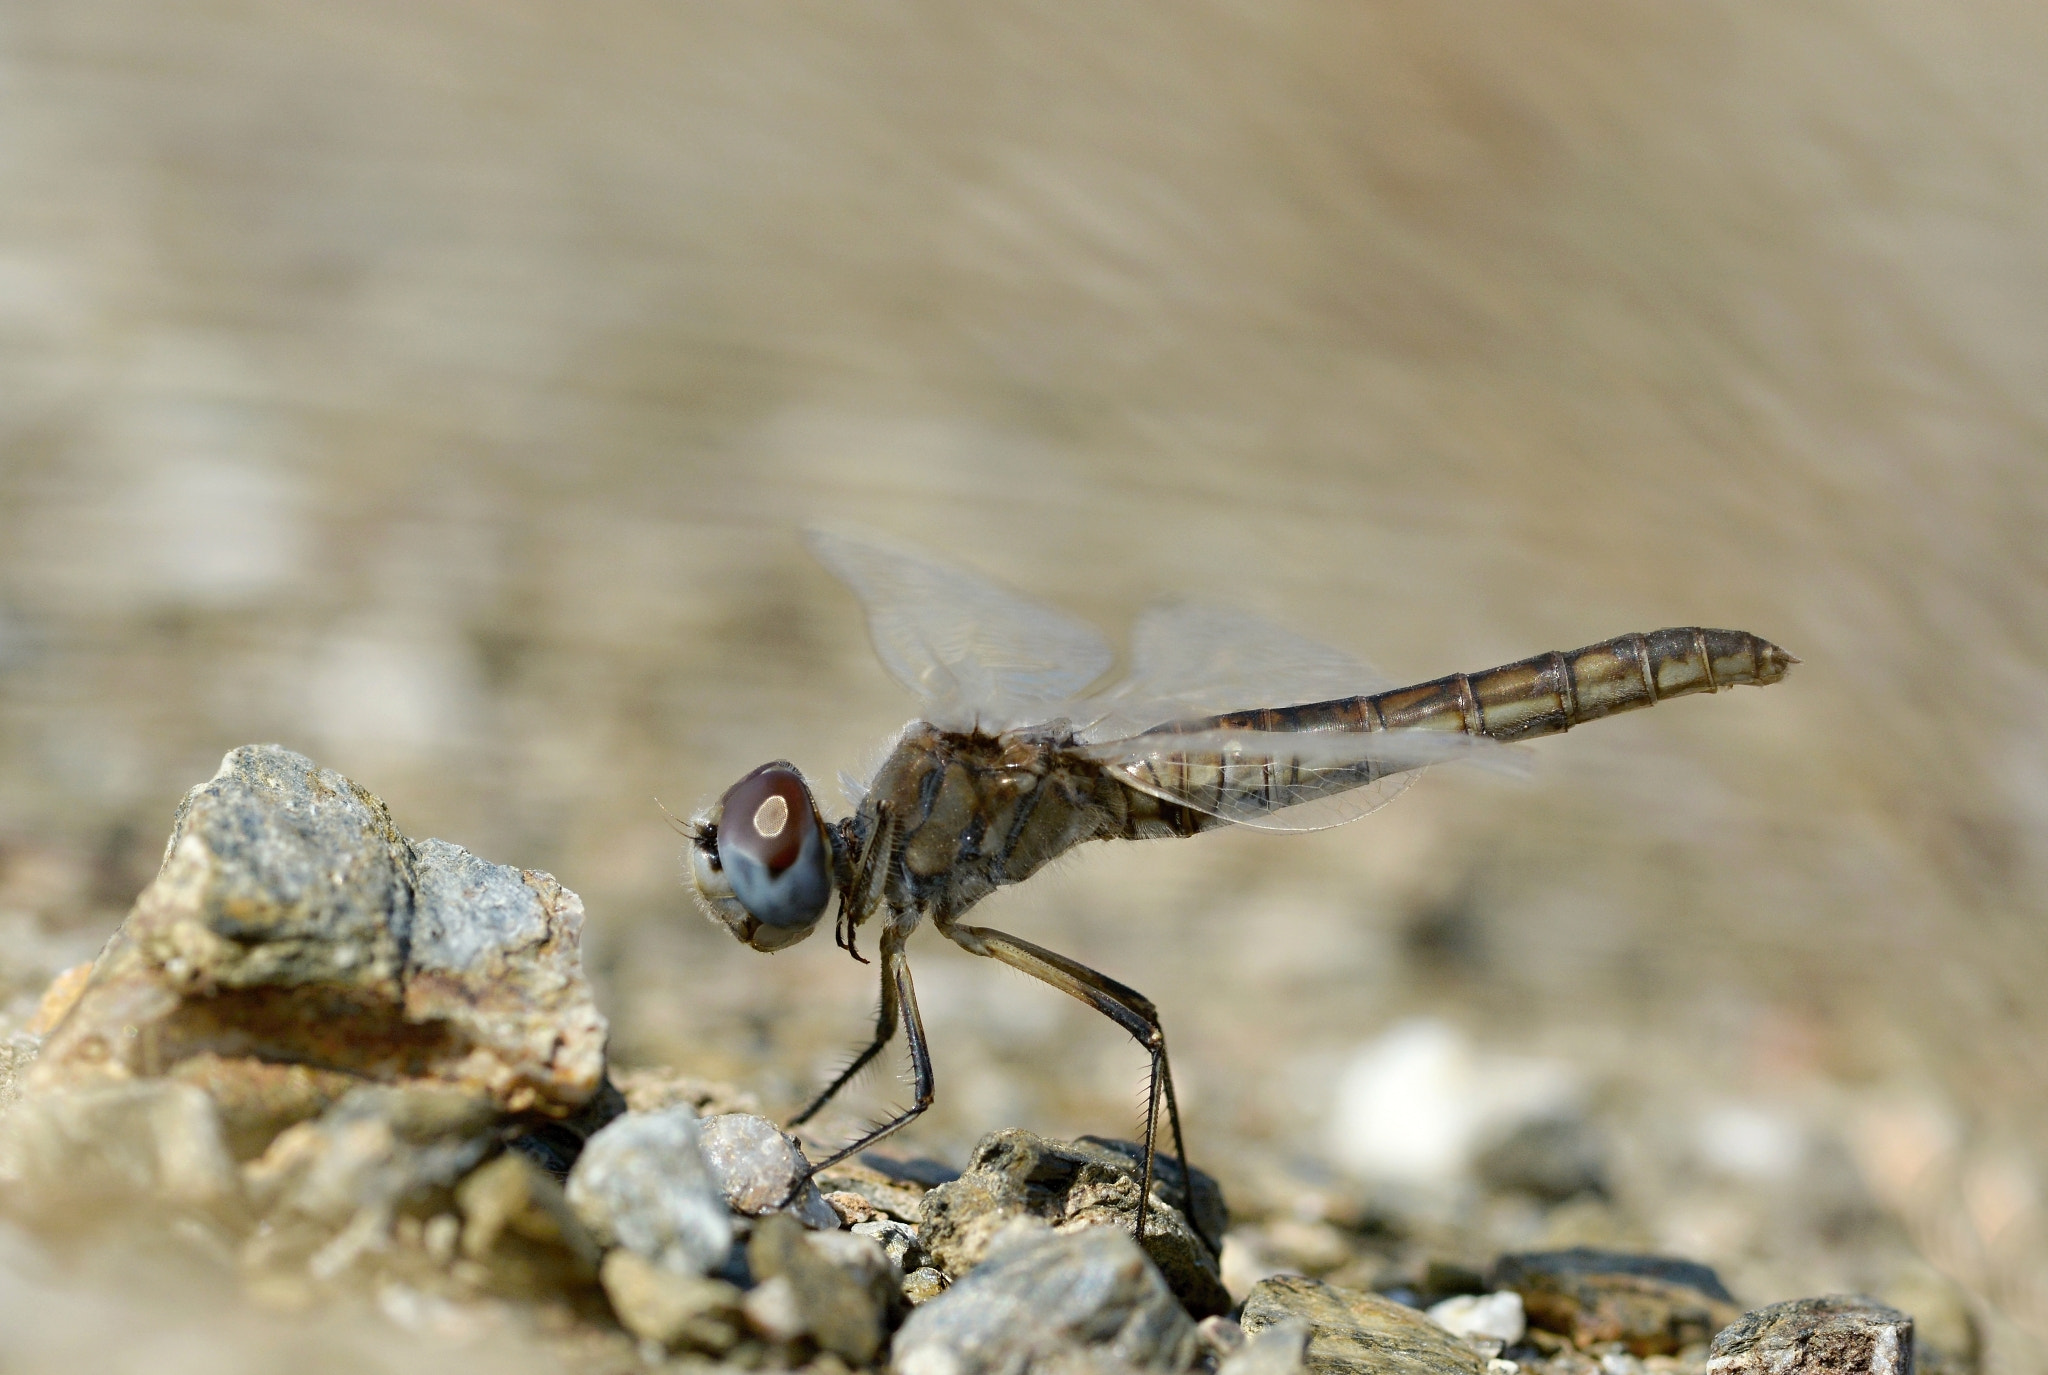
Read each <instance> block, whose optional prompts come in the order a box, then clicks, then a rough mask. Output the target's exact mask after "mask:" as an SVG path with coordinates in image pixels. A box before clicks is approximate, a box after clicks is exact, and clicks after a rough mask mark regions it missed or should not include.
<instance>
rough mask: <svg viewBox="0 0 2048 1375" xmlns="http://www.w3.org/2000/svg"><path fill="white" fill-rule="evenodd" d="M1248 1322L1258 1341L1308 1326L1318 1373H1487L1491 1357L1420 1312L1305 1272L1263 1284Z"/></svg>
mask: <svg viewBox="0 0 2048 1375" xmlns="http://www.w3.org/2000/svg"><path fill="white" fill-rule="evenodd" d="M1240 1321H1241V1322H1242V1323H1243V1324H1244V1330H1245V1331H1246V1332H1248V1333H1250V1334H1251V1335H1252V1336H1253V1337H1254V1338H1257V1337H1258V1335H1259V1334H1260V1333H1262V1332H1265V1331H1267V1330H1268V1329H1269V1328H1275V1327H1279V1326H1281V1325H1282V1324H1285V1323H1291V1322H1300V1323H1306V1324H1307V1325H1308V1329H1309V1338H1308V1348H1307V1351H1306V1354H1305V1355H1304V1357H1303V1361H1304V1364H1305V1365H1306V1366H1307V1368H1308V1370H1309V1371H1310V1372H1311V1375H1364V1372H1372V1375H1486V1361H1485V1358H1483V1357H1482V1356H1480V1355H1479V1353H1478V1352H1476V1351H1474V1350H1473V1349H1472V1348H1471V1347H1470V1346H1467V1345H1466V1344H1465V1343H1464V1342H1462V1341H1459V1340H1458V1339H1457V1338H1456V1337H1453V1336H1452V1335H1451V1334H1450V1333H1448V1332H1446V1331H1444V1330H1443V1329H1442V1328H1441V1327H1438V1326H1437V1325H1436V1324H1435V1323H1433V1322H1431V1321H1430V1320H1429V1319H1428V1318H1427V1317H1425V1316H1423V1314H1421V1313H1419V1312H1417V1311H1416V1310H1415V1309H1413V1308H1408V1307H1406V1306H1404V1305H1402V1304H1398V1303H1395V1302H1394V1301H1393V1300H1392V1299H1389V1298H1384V1297H1382V1296H1381V1295H1378V1294H1368V1293H1363V1292H1361V1291H1357V1290H1350V1289H1338V1288H1335V1287H1333V1286H1331V1285H1327V1284H1322V1283H1319V1282H1318V1281H1316V1280H1312V1279H1304V1278H1302V1277H1301V1276H1299V1275H1276V1276H1274V1277H1273V1278H1272V1279H1266V1280H1261V1281H1259V1283H1258V1284H1257V1285H1255V1286H1253V1288H1252V1292H1251V1293H1250V1294H1249V1295H1247V1296H1246V1298H1245V1301H1244V1314H1243V1317H1242V1318H1241V1319H1240Z"/></svg>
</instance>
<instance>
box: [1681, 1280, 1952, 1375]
mask: <svg viewBox="0 0 2048 1375" xmlns="http://www.w3.org/2000/svg"><path fill="white" fill-rule="evenodd" d="M1912 1370H1913V1320H1912V1319H1911V1318H1909V1317H1907V1316H1906V1315H1905V1314H1904V1313H1901V1312H1899V1311H1898V1310H1897V1309H1896V1308H1888V1307H1886V1306H1885V1305H1884V1304H1881V1303H1879V1302H1878V1301H1877V1300H1875V1299H1870V1298H1864V1297H1862V1296H1861V1295H1842V1294H1837V1295H1831V1296H1828V1297H1826V1298H1814V1299H1792V1300H1790V1301H1789V1302H1786V1303H1774V1304H1772V1305H1770V1306H1769V1307H1768V1308H1759V1309H1756V1310H1755V1311H1753V1312H1749V1313H1744V1314H1743V1315H1742V1316H1741V1317H1740V1318H1738V1319H1736V1320H1735V1322H1734V1323H1732V1324H1731V1325H1730V1326H1728V1327H1726V1328H1724V1329H1723V1330H1722V1331H1721V1332H1720V1333H1718V1334H1717V1335H1716V1336H1715V1337H1714V1341H1713V1345H1712V1346H1710V1347H1709V1348H1708V1350H1707V1375H1911V1372H1912Z"/></svg>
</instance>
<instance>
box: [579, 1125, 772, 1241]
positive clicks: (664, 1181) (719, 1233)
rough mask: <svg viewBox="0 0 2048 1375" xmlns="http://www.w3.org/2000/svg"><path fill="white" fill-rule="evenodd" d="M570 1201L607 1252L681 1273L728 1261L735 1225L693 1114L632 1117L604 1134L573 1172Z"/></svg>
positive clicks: (594, 1139) (585, 1151)
mask: <svg viewBox="0 0 2048 1375" xmlns="http://www.w3.org/2000/svg"><path fill="white" fill-rule="evenodd" d="M567 1196H568V1201H569V1206H570V1208H572V1209H573V1210H574V1211H575V1213H576V1216H577V1217H578V1218H579V1219H580V1220H581V1221H582V1223H583V1225H584V1226H585V1227H587V1228H589V1229H590V1233H591V1235H592V1236H593V1237H595V1238H596V1239H597V1241H598V1243H599V1244H600V1245H603V1246H621V1247H624V1248H625V1249H627V1250H629V1251H632V1252H633V1253H634V1254H636V1255H638V1256H640V1257H641V1258H642V1259H645V1260H648V1261H652V1262H653V1263H655V1264H657V1265H660V1266H662V1267H664V1268H666V1269H669V1270H673V1271H675V1272H676V1273H678V1274H686V1275H702V1274H704V1273H706V1272H707V1271H710V1270H712V1269H715V1268H717V1267H718V1266H719V1265H721V1264H722V1263H723V1262H724V1261H725V1257H726V1253H727V1251H729V1250H730V1249H731V1247H732V1219H731V1217H730V1216H729V1215H728V1214H727V1212H726V1207H725V1200H724V1198H723V1197H722V1196H721V1195H720V1193H719V1191H718V1188H717V1185H716V1184H715V1183H714V1182H713V1180H712V1176H711V1172H710V1169H709V1168H708V1167H707V1166H706V1164H705V1162H704V1156H703V1154H702V1152H701V1151H700V1150H699V1148H698V1138H697V1117H696V1114H695V1113H693V1112H692V1111H691V1110H690V1109H689V1108H687V1107H675V1108H668V1109H665V1110H663V1111H661V1112H629V1113H627V1114H626V1115H625V1116H623V1117H620V1118H617V1119H616V1120H614V1121H613V1122H612V1123H611V1124H610V1125H609V1126H607V1127H605V1128H604V1129H603V1130H601V1131H599V1132H598V1133H597V1134H596V1135H595V1136H593V1137H591V1138H590V1141H589V1143H588V1144H587V1145H585V1146H584V1148H583V1154H582V1155H581V1156H580V1157H579V1158H578V1159H577V1161H576V1165H575V1168H574V1169H572V1170H570V1171H569V1186H568V1195H567Z"/></svg>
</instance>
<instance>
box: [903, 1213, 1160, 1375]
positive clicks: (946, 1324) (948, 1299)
mask: <svg viewBox="0 0 2048 1375" xmlns="http://www.w3.org/2000/svg"><path fill="white" fill-rule="evenodd" d="M1197 1348H1198V1342H1197V1339H1196V1336H1195V1325H1194V1323H1193V1322H1191V1321H1190V1320H1189V1319H1188V1315H1187V1314H1186V1312H1184V1311H1183V1310H1182V1309H1181V1306H1180V1305H1179V1304H1178V1303H1177V1302H1175V1300H1174V1297H1173V1293H1172V1291H1171V1290H1169V1289H1168V1288H1167V1287H1166V1281H1165V1279H1164V1278H1163V1277H1162V1276H1161V1275H1160V1273H1159V1271H1158V1268H1157V1267H1155V1266H1154V1265H1153V1264H1152V1263H1151V1262H1150V1261H1149V1260H1148V1259H1147V1258H1146V1256H1145V1254H1144V1252H1142V1251H1140V1250H1139V1249H1138V1246H1137V1243H1136V1242H1134V1241H1133V1240H1132V1239H1131V1238H1130V1237H1129V1236H1128V1235H1127V1234H1125V1233H1123V1232H1119V1231H1116V1230H1114V1229H1112V1228H1108V1227H1092V1228H1088V1229H1085V1230H1082V1231H1076V1232H1070V1233H1065V1234H1061V1233H1056V1232H1049V1231H1046V1230H1044V1229H1043V1228H1040V1227H1033V1226H1031V1225H1030V1224H1028V1223H1027V1224H1024V1225H1022V1226H1016V1225H1013V1227H1012V1229H1011V1230H1010V1231H1008V1232H1006V1233H1005V1234H1004V1235H1003V1236H1002V1237H1000V1238H997V1239H996V1240H995V1242H994V1244H993V1245H991V1246H990V1247H989V1248H988V1249H987V1254H986V1256H985V1257H984V1258H983V1261H982V1263H981V1264H980V1265H979V1266H977V1267H976V1268H975V1270H974V1272H973V1273H972V1274H969V1275H967V1276H966V1277H965V1278H962V1279H959V1280H957V1281H955V1282H954V1284H953V1285H952V1287H951V1288H949V1289H947V1290H946V1291H945V1292H944V1293H943V1294H940V1295H938V1296H937V1297H936V1298H933V1299H930V1300H929V1301H927V1302H925V1303H924V1304H922V1305H920V1306H919V1307H917V1308H915V1309H913V1310H912V1311H911V1314H910V1316H909V1318H908V1319H906V1320H905V1322H904V1324H903V1326H902V1328H901V1329H900V1330H899V1331H898V1332H897V1334H896V1342H895V1346H894V1349H893V1354H892V1357H891V1365H892V1367H893V1369H894V1370H895V1371H896V1372H897V1375H1026V1373H1027V1372H1031V1371H1039V1370H1049V1369H1053V1368H1058V1367H1065V1366H1069V1365H1072V1364H1077V1363H1078V1364H1095V1363H1099V1362H1101V1361H1105V1360H1106V1361H1113V1362H1115V1363H1117V1364H1118V1365H1121V1366H1124V1367H1128V1368H1130V1369H1135V1370H1144V1371H1160V1372H1179V1371H1182V1370H1185V1369H1186V1368H1187V1367H1188V1365H1189V1364H1190V1363H1191V1362H1192V1361H1193V1360H1194V1357H1195V1353H1196V1350H1197Z"/></svg>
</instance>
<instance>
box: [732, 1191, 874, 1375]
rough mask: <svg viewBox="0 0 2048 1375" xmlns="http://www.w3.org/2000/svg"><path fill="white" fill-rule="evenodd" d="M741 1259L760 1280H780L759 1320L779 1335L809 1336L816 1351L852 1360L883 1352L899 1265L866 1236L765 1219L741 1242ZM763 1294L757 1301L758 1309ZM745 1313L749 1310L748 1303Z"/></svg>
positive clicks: (863, 1361)
mask: <svg viewBox="0 0 2048 1375" xmlns="http://www.w3.org/2000/svg"><path fill="white" fill-rule="evenodd" d="M747 1265H748V1267H749V1268H750V1269H751V1270H752V1271H753V1272H754V1277H755V1278H756V1279H757V1280H760V1281H761V1282H762V1284H763V1285H764V1286H766V1285H768V1284H770V1283H775V1282H781V1283H782V1284H783V1285H785V1286H786V1289H787V1299H786V1305H785V1302H784V1300H783V1298H782V1296H781V1295H779V1294H778V1295H777V1296H775V1299H774V1304H775V1305H776V1306H775V1307H774V1309H773V1311H772V1312H767V1313H765V1314H764V1315H763V1316H760V1317H758V1318H757V1325H758V1326H761V1327H763V1328H764V1329H772V1330H768V1335H770V1336H773V1337H775V1338H776V1339H777V1340H785V1341H786V1340H791V1339H792V1338H793V1337H795V1336H808V1337H810V1338H811V1340H813V1341H815V1342H816V1343H817V1344H818V1347H819V1349H821V1350H824V1351H829V1352H831V1353H832V1354H834V1355H836V1356H839V1357H841V1358H843V1359H844V1360H846V1361H848V1362H850V1363H852V1364H853V1365H856V1366H864V1365H867V1364H869V1363H871V1362H872V1361H873V1360H874V1358H875V1353H876V1352H878V1351H879V1350H881V1346H882V1337H883V1333H884V1331H885V1330H886V1329H885V1322H886V1319H887V1318H888V1316H889V1315H890V1313H891V1312H892V1311H893V1310H894V1309H895V1306H896V1300H897V1282H898V1281H897V1275H898V1271H897V1269H896V1267H895V1266H894V1265H892V1264H891V1263H890V1261H889V1258H888V1257H887V1256H885V1255H884V1254H882V1248H881V1246H880V1245H879V1244H877V1243H876V1242H875V1241H874V1240H873V1239H872V1238H869V1237H859V1236H855V1235H853V1234H852V1233H850V1232H817V1233H810V1232H806V1231H805V1230H804V1228H803V1227H802V1226H801V1225H800V1224H799V1223H797V1222H796V1220H795V1219H793V1218H791V1217H789V1216H787V1215H777V1216H771V1217H766V1218H763V1219H762V1220H761V1222H760V1224H759V1225H758V1226H756V1227H755V1228H754V1234H753V1236H752V1237H750V1238H749V1239H748V1241H747ZM768 1302H769V1300H762V1301H759V1302H757V1304H756V1305H755V1306H756V1307H759V1306H762V1305H763V1304H766V1303H768ZM749 1313H750V1315H752V1314H753V1308H750V1309H749Z"/></svg>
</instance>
